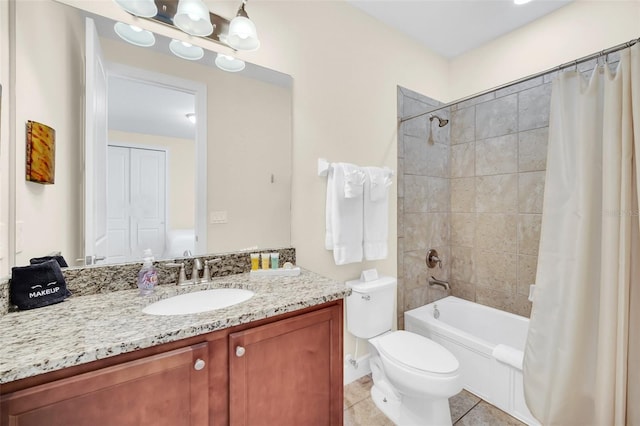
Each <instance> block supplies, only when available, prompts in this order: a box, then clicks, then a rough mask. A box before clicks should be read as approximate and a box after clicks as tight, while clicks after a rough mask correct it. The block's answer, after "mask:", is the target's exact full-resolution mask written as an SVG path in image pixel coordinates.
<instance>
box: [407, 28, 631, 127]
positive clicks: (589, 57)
mask: <svg viewBox="0 0 640 426" xmlns="http://www.w3.org/2000/svg"><path fill="white" fill-rule="evenodd" d="M636 43H640V38H637V39H635V38H634V39H633V40H629V41H627V42H625V43H620V44H617V45H615V46H613V47H610V48H608V49H605V50H601V51H600V52H597V53H593V54H591V55H587V56H583V57H582V58H578V59H575V60H573V61H569V62H565V63H564V64H561V65H558V66H557V67H553V68H549V69H547V70H544V71H541V72H538V73H535V74H531V75H528V76H526V77H522V78H519V79H517V80H513V81H511V82H509V83H505V84H502V85H500V86H496V87H493V88H491V89H487V90H484V91H482V92H478V93H475V94H473V95H470V96H465V97H464V98H460V99H456V100H455V101H452V102H448V103H446V104H443V105H440V106H438V107H436V108H433V109H430V110H429V111H426V112H421V113H419V114H415V115H410V116H409V117H401V118H400V119H399V120H398V125H400V124H402V123H404V122H405V121H409V120H412V119H414V118H418V117H422V116H423V115H427V114H431V113H432V112H436V111H439V110H441V109H444V108H447V107H450V106H452V105H455V104H459V103H460V102H464V101H468V100H469V99H473V98H477V97H478V96H482V95H486V94H487V93H491V92H495V91H496V90H500V89H504V88H506V87H510V86H514V85H516V84H518V83H522V82H524V81H528V80H532V79H534V78H536V77H540V76H542V75H545V74H548V73H550V72H553V71H560V70H561V69H563V68H568V67H571V66H576V67H577V66H578V64H581V63H583V62H587V61H590V60H592V59H596V58H600V57H602V56H606V55H609V54H610V53H613V52H617V51H619V50H622V49H626V48H627V47H631V46H633V45H634V44H636Z"/></svg>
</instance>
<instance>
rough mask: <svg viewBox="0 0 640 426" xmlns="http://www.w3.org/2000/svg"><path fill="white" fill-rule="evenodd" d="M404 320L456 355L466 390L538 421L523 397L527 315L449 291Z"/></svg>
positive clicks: (528, 420)
mask: <svg viewBox="0 0 640 426" xmlns="http://www.w3.org/2000/svg"><path fill="white" fill-rule="evenodd" d="M435 305H437V309H438V311H439V312H440V316H439V318H438V319H435V318H434V306H435ZM404 325H405V329H406V330H408V331H411V332H414V333H417V334H421V335H423V336H426V337H428V338H430V339H432V340H434V341H436V342H438V343H440V344H441V345H442V346H444V347H445V348H447V349H449V351H451V352H452V353H453V354H454V355H455V356H456V358H458V361H459V362H460V367H461V369H462V377H463V383H464V388H465V389H466V390H468V391H469V392H471V393H473V394H475V395H477V396H479V397H480V398H482V399H484V400H485V401H487V402H489V403H491V404H493V405H495V406H496V407H498V408H500V409H501V410H503V411H505V412H507V413H509V414H510V415H512V416H513V417H515V418H517V419H519V420H520V421H522V422H525V423H527V424H528V425H539V424H540V423H539V422H538V421H537V420H536V419H535V418H534V417H533V415H532V414H531V412H530V411H529V409H528V408H527V405H526V403H525V401H524V388H523V382H522V357H523V354H524V353H523V351H524V345H525V341H526V339H527V329H528V327H529V319H528V318H525V317H521V316H519V315H514V314H511V313H508V312H504V311H500V310H498V309H494V308H490V307H488V306H484V305H480V304H477V303H473V302H469V301H467V300H463V299H459V298H457V297H454V296H448V297H445V298H444V299H440V300H438V301H437V302H434V303H430V304H428V305H425V306H421V307H419V308H416V309H412V310H410V311H407V312H405V313H404Z"/></svg>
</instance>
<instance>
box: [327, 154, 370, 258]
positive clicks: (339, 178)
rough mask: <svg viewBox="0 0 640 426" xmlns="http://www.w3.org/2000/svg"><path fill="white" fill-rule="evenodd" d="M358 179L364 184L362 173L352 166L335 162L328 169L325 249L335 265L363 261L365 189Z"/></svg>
mask: <svg viewBox="0 0 640 426" xmlns="http://www.w3.org/2000/svg"><path fill="white" fill-rule="evenodd" d="M345 173H346V175H347V180H348V182H346V181H345ZM360 177H361V178H360ZM360 180H362V181H363V183H364V173H363V172H362V170H361V169H360V168H359V167H358V166H355V165H353V164H348V163H334V164H332V166H331V168H330V170H329V179H328V180H327V204H326V232H325V247H326V248H327V249H329V250H333V259H334V261H335V262H336V265H345V264H347V263H354V262H361V261H362V253H363V252H362V233H363V227H362V220H363V212H362V209H363V192H364V189H363V188H362V186H363V183H361V184H358V182H359V181H360ZM345 182H346V183H345ZM347 195H348V196H347Z"/></svg>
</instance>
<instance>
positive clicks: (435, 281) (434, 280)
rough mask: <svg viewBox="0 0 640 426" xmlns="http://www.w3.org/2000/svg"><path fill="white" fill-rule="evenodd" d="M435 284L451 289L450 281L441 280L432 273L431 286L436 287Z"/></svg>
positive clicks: (446, 289)
mask: <svg viewBox="0 0 640 426" xmlns="http://www.w3.org/2000/svg"><path fill="white" fill-rule="evenodd" d="M435 286H440V287H442V288H443V289H444V290H445V291H451V287H450V286H449V281H443V280H439V279H437V278H436V277H434V276H433V275H432V276H431V278H429V287H435Z"/></svg>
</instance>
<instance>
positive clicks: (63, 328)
mask: <svg viewBox="0 0 640 426" xmlns="http://www.w3.org/2000/svg"><path fill="white" fill-rule="evenodd" d="M220 287H232V288H245V289H249V290H252V291H253V292H254V293H255V295H254V296H253V297H252V298H251V299H249V300H248V301H246V302H242V303H240V304H237V305H234V306H230V307H228V308H222V309H218V310H215V311H209V312H203V313H199V314H190V315H174V316H156V315H148V314H144V313H142V308H143V307H144V306H146V305H148V304H150V303H153V302H155V301H157V300H160V299H164V298H167V297H171V296H174V295H176V294H181V293H189V292H192V291H198V290H205V289H210V288H220ZM348 294H349V289H348V288H347V287H346V286H345V285H344V284H341V283H338V282H336V281H333V280H330V279H328V278H325V277H322V276H320V275H318V274H315V273H313V272H310V271H305V270H302V272H301V274H300V275H299V276H297V277H282V276H276V277H250V276H249V274H248V273H244V274H238V275H229V276H225V277H220V278H214V279H213V280H212V281H211V282H209V283H207V284H199V285H195V286H186V287H177V286H160V287H158V288H156V291H155V292H154V293H153V294H152V295H149V296H139V295H138V290H122V291H115V292H112V293H107V294H95V295H89V296H81V297H71V298H69V299H67V300H65V301H64V302H62V303H58V304H55V305H50V306H46V307H43V308H38V309H33V310H29V311H21V312H14V313H9V314H7V315H4V316H2V317H0V330H1V331H0V384H2V383H8V382H11V381H14V380H18V379H22V378H25V377H30V376H35V375H38V374H42V373H46V372H50V371H55V370H59V369H62V368H66V367H71V366H75V365H80V364H84V363H88V362H91V361H95V360H98V359H103V358H107V357H110V356H114V355H118V354H122V353H126V352H131V351H135V350H137V349H143V348H148V347H151V346H155V345H159V344H162V343H168V342H173V341H176V340H180V339H185V338H187V337H192V336H197V335H200V334H204V333H208V332H211V331H215V330H221V329H224V328H228V327H232V326H236V325H239V324H245V323H248V322H251V321H256V320H260V319H263V318H268V317H272V316H276V315H280V314H284V313H287V312H291V311H295V310H299V309H303V308H306V307H309V306H314V305H319V304H322V303H325V302H329V301H333V300H337V299H342V298H344V297H346V296H347V295H348Z"/></svg>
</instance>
